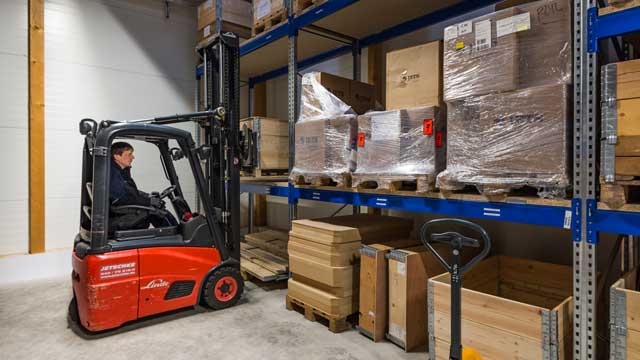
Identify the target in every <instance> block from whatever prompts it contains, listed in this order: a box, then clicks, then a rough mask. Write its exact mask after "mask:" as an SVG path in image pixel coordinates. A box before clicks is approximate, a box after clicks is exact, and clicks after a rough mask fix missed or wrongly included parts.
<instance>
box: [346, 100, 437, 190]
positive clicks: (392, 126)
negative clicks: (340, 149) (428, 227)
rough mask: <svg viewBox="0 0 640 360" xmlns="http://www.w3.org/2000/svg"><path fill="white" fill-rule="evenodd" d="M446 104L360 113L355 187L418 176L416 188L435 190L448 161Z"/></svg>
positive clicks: (385, 186) (384, 184)
mask: <svg viewBox="0 0 640 360" xmlns="http://www.w3.org/2000/svg"><path fill="white" fill-rule="evenodd" d="M445 118H446V114H445V110H444V109H443V108H440V107H437V106H423V107H416V108H410V109H401V110H391V111H378V112H370V113H367V114H364V115H360V116H358V140H357V141H358V153H357V159H358V161H357V168H356V171H355V172H354V174H353V184H352V186H353V187H358V186H365V185H368V183H371V182H375V183H376V184H377V188H379V189H389V188H390V186H391V185H392V184H394V183H396V182H399V181H413V180H416V182H417V183H416V190H417V191H418V192H426V191H430V190H432V187H433V185H434V184H435V180H436V175H437V174H438V173H439V172H440V171H442V170H443V169H444V167H445V165H446V146H445V140H444V133H445V127H446V121H445Z"/></svg>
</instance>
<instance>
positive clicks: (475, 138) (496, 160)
mask: <svg viewBox="0 0 640 360" xmlns="http://www.w3.org/2000/svg"><path fill="white" fill-rule="evenodd" d="M447 109H448V116H447V118H448V120H447V130H448V132H449V136H448V144H447V169H446V170H445V171H444V172H442V173H440V175H438V180H437V182H438V186H439V187H440V188H441V189H447V190H457V189H459V188H461V187H463V186H464V185H476V186H478V187H480V188H491V187H494V186H495V187H499V188H503V189H505V190H508V189H509V188H510V187H520V186H524V185H528V186H532V187H540V188H544V189H546V190H557V191H558V192H557V193H555V192H554V193H550V194H547V195H545V196H548V197H564V191H561V190H563V189H564V188H566V187H567V186H568V185H569V184H570V176H569V173H570V169H571V164H572V163H571V162H570V160H569V159H570V155H571V154H572V150H571V149H572V141H571V140H572V127H571V122H570V119H571V111H570V110H571V91H570V87H569V86H567V85H549V86H539V87H535V88H529V89H525V90H519V91H514V92H509V93H502V94H489V95H483V96H477V97H469V98H466V99H464V100H462V101H458V102H451V103H449V104H448V107H447ZM481 191H482V190H481Z"/></svg>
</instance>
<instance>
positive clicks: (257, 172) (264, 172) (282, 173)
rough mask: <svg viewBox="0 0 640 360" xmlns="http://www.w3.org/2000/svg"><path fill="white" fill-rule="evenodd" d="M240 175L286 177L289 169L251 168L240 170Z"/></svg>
mask: <svg viewBox="0 0 640 360" xmlns="http://www.w3.org/2000/svg"><path fill="white" fill-rule="evenodd" d="M240 176H246V177H252V178H263V177H274V176H277V177H287V176H289V169H253V171H244V170H243V171H242V172H241V173H240Z"/></svg>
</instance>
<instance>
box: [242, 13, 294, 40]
mask: <svg viewBox="0 0 640 360" xmlns="http://www.w3.org/2000/svg"><path fill="white" fill-rule="evenodd" d="M285 21H287V9H285V8H282V9H279V10H277V11H274V12H273V13H271V14H269V15H267V16H265V17H264V18H262V19H260V20H258V21H256V22H255V23H254V24H253V27H252V28H251V36H252V37H255V36H256V35H259V34H262V33H263V32H265V31H267V30H269V29H271V28H272V27H274V26H276V25H278V24H280V23H283V22H285Z"/></svg>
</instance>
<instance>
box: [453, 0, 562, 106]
mask: <svg viewBox="0 0 640 360" xmlns="http://www.w3.org/2000/svg"><path fill="white" fill-rule="evenodd" d="M571 14H572V6H571V2H570V1H569V0H541V1H535V2H530V3H525V4H520V5H518V6H514V7H509V8H506V9H503V10H500V11H496V12H494V13H491V14H487V15H484V16H481V17H478V18H475V19H472V20H469V21H465V22H462V23H459V24H455V25H452V26H449V27H447V28H446V29H445V33H444V39H445V45H444V99H445V101H454V100H459V99H463V98H465V97H468V96H479V95H484V94H488V93H495V92H508V91H513V90H516V89H525V88H528V87H533V86H542V85H551V84H570V83H571V81H572V63H571V59H572V54H571V49H572V46H571V45H572V41H571V33H572V32H571Z"/></svg>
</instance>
